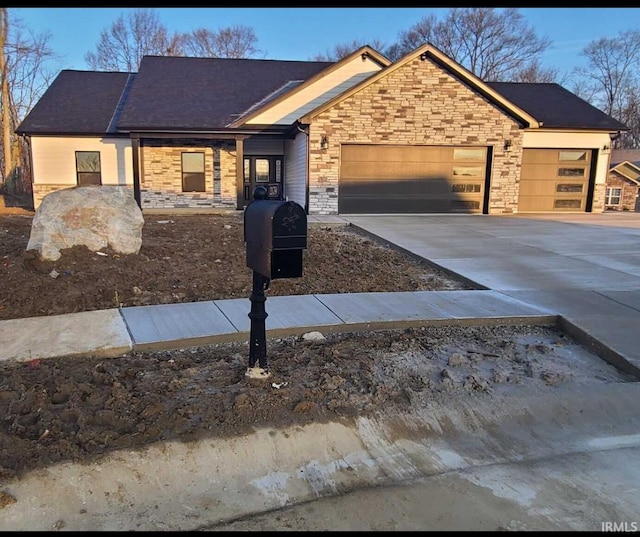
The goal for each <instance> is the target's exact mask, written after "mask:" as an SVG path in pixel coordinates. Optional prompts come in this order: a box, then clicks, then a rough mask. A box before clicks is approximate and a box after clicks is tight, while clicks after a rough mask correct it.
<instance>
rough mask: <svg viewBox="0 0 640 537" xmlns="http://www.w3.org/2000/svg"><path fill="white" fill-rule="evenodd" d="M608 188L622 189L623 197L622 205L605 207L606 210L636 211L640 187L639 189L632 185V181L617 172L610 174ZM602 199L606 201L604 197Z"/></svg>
mask: <svg viewBox="0 0 640 537" xmlns="http://www.w3.org/2000/svg"><path fill="white" fill-rule="evenodd" d="M606 186H607V187H611V188H621V189H622V196H621V200H620V205H605V206H604V208H605V209H608V210H614V211H635V210H636V200H637V198H638V194H639V193H640V187H638V185H636V184H634V183H631V181H629V180H627V179H625V178H623V177H621V176H620V175H619V174H617V173H616V172H609V174H608V175H607V185H606ZM605 194H606V193H605ZM602 199H606V198H605V196H604V195H603V196H602Z"/></svg>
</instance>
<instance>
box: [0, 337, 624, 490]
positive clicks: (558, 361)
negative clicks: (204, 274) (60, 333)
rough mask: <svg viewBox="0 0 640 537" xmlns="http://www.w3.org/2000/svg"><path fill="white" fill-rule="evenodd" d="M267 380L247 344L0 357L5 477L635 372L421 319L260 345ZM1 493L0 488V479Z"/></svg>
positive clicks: (0, 478)
mask: <svg viewBox="0 0 640 537" xmlns="http://www.w3.org/2000/svg"><path fill="white" fill-rule="evenodd" d="M268 354H269V357H270V358H269V360H270V364H269V365H270V371H271V373H272V376H271V378H269V379H265V380H260V381H257V380H256V381H253V380H249V381H248V380H247V379H246V377H245V372H246V371H247V356H248V345H247V344H246V343H240V342H238V343H233V344H221V345H215V346H206V347H197V348H189V349H182V350H172V351H163V352H154V353H137V352H134V353H130V354H128V355H125V356H122V357H117V358H107V359H104V358H102V359H100V358H94V357H83V358H73V359H72V358H49V359H46V360H33V361H31V362H27V363H16V362H6V363H1V364H0V416H2V427H1V428H0V485H1V484H3V483H6V482H7V481H10V480H11V479H13V478H16V477H19V476H20V475H21V474H22V473H23V472H25V471H28V470H32V469H36V468H41V467H43V466H47V465H50V464H53V463H56V462H63V461H87V462H89V461H96V460H98V459H99V458H100V457H101V456H102V455H103V454H107V453H109V452H111V451H113V450H117V449H142V448H144V447H145V446H148V445H150V444H153V443H157V442H162V441H169V440H174V441H175V440H181V441H191V440H198V439H202V438H208V437H226V436H238V435H244V434H246V433H248V432H251V431H253V429H254V428H258V427H267V426H268V427H276V428H277V427H280V428H285V427H289V426H292V425H297V424H299V425H303V424H307V423H309V422H312V421H315V422H323V421H327V420H333V421H340V420H350V419H354V418H356V417H357V416H366V415H372V414H374V413H376V412H379V411H384V412H387V413H388V412H393V409H394V408H397V409H398V411H399V412H405V413H406V412H410V411H411V409H412V408H417V407H419V406H423V405H424V404H425V402H426V401H433V400H436V401H439V402H445V401H447V400H448V399H449V398H458V397H464V398H479V397H484V398H490V397H505V396H506V395H508V394H509V393H513V391H514V390H519V389H525V388H526V389H528V390H532V392H531V393H532V394H533V396H534V397H544V394H545V393H548V392H549V391H550V390H557V389H561V388H562V386H566V385H568V384H574V385H575V384H576V383H578V384H585V385H588V384H590V383H602V382H623V381H628V380H631V379H630V378H628V377H625V375H622V374H620V373H618V372H617V371H616V370H615V369H614V368H613V367H612V366H610V365H608V364H606V362H604V361H603V360H601V359H600V358H598V357H597V356H595V355H593V354H591V353H589V352H587V351H586V350H585V349H584V348H582V347H581V346H580V345H577V344H576V343H575V342H574V341H572V340H571V339H570V338H568V337H567V336H565V335H563V334H561V333H559V332H557V331H556V330H555V328H552V327H541V326H537V327H536V326H511V327H499V326H493V327H459V326H458V327H424V328H422V329H420V328H411V329H405V330H390V331H377V332H366V333H364V332H363V333H350V334H341V335H339V334H328V335H327V337H326V340H324V341H317V342H311V341H305V340H303V339H302V338H301V337H293V336H292V337H289V338H282V339H278V340H270V341H269V342H268ZM0 493H1V488H0Z"/></svg>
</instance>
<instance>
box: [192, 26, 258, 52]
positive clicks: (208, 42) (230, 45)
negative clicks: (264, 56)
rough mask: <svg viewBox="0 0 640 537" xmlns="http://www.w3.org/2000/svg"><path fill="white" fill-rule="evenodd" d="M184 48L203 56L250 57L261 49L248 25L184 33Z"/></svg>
mask: <svg viewBox="0 0 640 537" xmlns="http://www.w3.org/2000/svg"><path fill="white" fill-rule="evenodd" d="M182 39H183V48H184V51H185V53H186V54H187V55H188V56H196V57H202V58H250V57H255V56H256V55H258V54H259V53H260V52H261V51H260V50H259V49H258V48H256V43H257V41H258V38H257V37H256V34H255V32H254V30H253V28H249V27H247V26H230V27H227V28H221V29H219V30H217V31H213V30H209V29H207V28H198V29H196V30H193V31H192V32H191V33H187V34H183V36H182Z"/></svg>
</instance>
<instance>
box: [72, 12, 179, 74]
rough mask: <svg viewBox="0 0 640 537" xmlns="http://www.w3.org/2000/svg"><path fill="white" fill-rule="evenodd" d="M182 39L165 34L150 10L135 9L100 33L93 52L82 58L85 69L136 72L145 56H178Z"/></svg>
mask: <svg viewBox="0 0 640 537" xmlns="http://www.w3.org/2000/svg"><path fill="white" fill-rule="evenodd" d="M182 54H183V36H182V35H181V34H179V33H173V34H169V32H168V30H167V28H166V27H165V26H164V25H163V24H162V23H161V22H160V19H159V17H158V14H157V13H156V12H155V11H153V10H151V9H135V10H133V11H131V12H129V13H128V15H127V17H126V18H125V17H124V16H123V15H120V16H119V17H118V18H117V19H116V20H115V21H114V23H113V24H112V25H111V27H110V28H109V29H108V30H103V31H102V32H101V33H100V39H99V41H98V45H97V46H96V50H95V52H87V53H86V54H85V56H84V59H85V61H86V62H87V65H88V66H89V67H90V68H91V69H94V70H99V71H126V72H134V71H137V70H138V68H139V66H140V60H142V57H143V56H145V55H153V56H180V55H182Z"/></svg>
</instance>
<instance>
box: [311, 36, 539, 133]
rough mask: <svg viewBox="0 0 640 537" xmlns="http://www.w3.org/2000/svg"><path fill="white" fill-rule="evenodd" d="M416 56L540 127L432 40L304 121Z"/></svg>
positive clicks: (522, 121)
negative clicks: (429, 61) (442, 50)
mask: <svg viewBox="0 0 640 537" xmlns="http://www.w3.org/2000/svg"><path fill="white" fill-rule="evenodd" d="M416 58H420V60H423V61H426V60H431V61H432V62H434V63H436V64H437V65H438V66H439V67H441V68H443V69H445V70H446V71H448V72H449V73H451V74H452V75H453V76H455V77H456V78H457V79H458V80H460V81H461V82H462V83H464V84H466V85H468V86H471V87H472V88H473V89H474V90H475V91H477V92H478V93H480V94H482V95H483V96H484V97H485V98H487V99H488V100H489V101H491V102H492V103H493V104H495V105H496V106H498V107H499V108H501V109H502V110H503V111H505V113H507V114H508V115H510V116H511V117H513V118H514V119H516V120H517V121H518V122H520V123H522V124H523V125H525V126H530V127H538V122H537V120H536V119H535V118H534V117H533V116H531V115H530V114H529V113H527V112H526V111H524V110H522V109H521V108H519V107H518V106H516V105H515V104H514V103H512V102H510V101H508V100H507V99H505V98H504V97H503V96H502V95H501V94H500V93H498V92H497V91H495V90H494V89H493V88H491V87H490V86H489V85H487V84H485V83H484V82H483V81H482V80H480V79H479V78H478V77H477V76H475V75H474V74H473V73H471V72H470V71H468V70H467V69H465V68H464V67H463V66H461V65H460V64H458V63H456V62H454V61H453V60H452V59H451V58H449V57H448V56H446V55H445V54H444V53H442V52H441V51H439V50H438V49H437V48H435V47H434V46H433V45H431V44H429V43H427V44H425V45H422V46H421V47H418V48H417V49H415V50H414V51H413V52H410V53H409V54H406V55H405V56H404V57H402V58H400V59H399V60H398V61H396V62H395V63H393V64H391V65H389V66H388V67H386V68H385V69H383V70H382V71H380V73H378V74H377V75H374V76H371V77H369V78H368V79H366V80H365V81H363V82H361V83H360V84H358V85H356V86H354V87H352V88H351V89H349V90H348V91H346V92H345V93H343V94H342V95H339V96H337V97H336V98H334V99H332V100H330V101H328V102H327V103H325V104H323V105H322V106H320V107H318V108H316V109H315V110H313V111H312V112H310V113H308V114H306V115H305V116H304V117H302V118H301V119H300V121H301V122H302V123H309V122H311V121H312V120H313V118H314V117H316V116H318V115H319V114H321V113H322V112H324V111H325V110H328V109H329V108H331V107H332V106H335V105H336V104H338V103H339V102H341V101H343V100H345V99H347V98H348V97H350V96H351V95H353V94H355V93H357V92H358V91H360V90H361V89H363V88H365V87H367V86H368V85H370V84H374V83H375V82H377V81H378V80H380V79H381V78H383V77H385V76H388V75H389V74H391V73H393V72H395V71H396V70H398V69H401V68H402V67H404V66H405V65H407V64H408V63H410V62H412V61H414V60H415V59H416Z"/></svg>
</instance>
